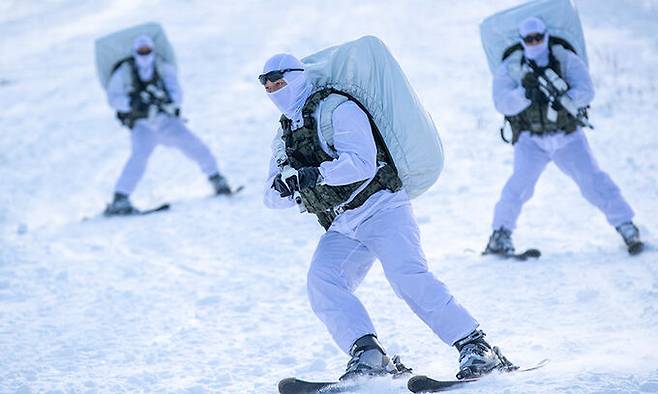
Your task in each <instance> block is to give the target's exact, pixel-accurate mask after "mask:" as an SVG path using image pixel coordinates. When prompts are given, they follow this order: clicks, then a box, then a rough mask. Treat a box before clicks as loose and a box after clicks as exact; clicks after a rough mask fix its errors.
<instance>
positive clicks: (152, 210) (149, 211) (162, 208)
mask: <svg viewBox="0 0 658 394" xmlns="http://www.w3.org/2000/svg"><path fill="white" fill-rule="evenodd" d="M170 208H171V205H170V204H169V203H164V204H162V205H159V206H157V207H155V208H150V209H146V210H143V211H139V212H138V213H136V215H149V214H152V213H156V212H162V211H168V210H169V209H170Z"/></svg>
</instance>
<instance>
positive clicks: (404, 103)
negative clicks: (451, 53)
mask: <svg viewBox="0 0 658 394" xmlns="http://www.w3.org/2000/svg"><path fill="white" fill-rule="evenodd" d="M302 62H303V63H304V64H305V70H306V75H307V78H308V80H309V81H310V83H311V84H312V85H313V90H314V91H317V90H320V89H322V88H332V89H335V90H337V91H339V92H342V93H345V94H347V95H348V96H349V97H350V98H351V99H353V100H354V101H355V102H356V103H357V104H358V105H359V106H360V107H361V108H362V109H364V110H365V111H366V112H367V113H368V115H369V116H370V118H371V120H372V121H373V122H374V124H375V125H376V130H373V132H374V133H375V138H381V139H382V140H383V142H384V143H385V145H386V147H387V149H388V154H389V156H390V158H391V159H392V161H393V163H394V165H395V168H396V170H397V173H398V176H399V177H400V179H401V180H402V183H403V186H404V188H405V190H406V191H407V193H408V194H409V196H410V197H411V198H414V197H417V196H419V195H420V194H422V193H423V192H425V191H426V190H427V189H429V188H430V186H432V185H433V184H434V182H436V180H437V179H438V177H439V174H440V173H441V169H442V168H443V147H442V145H441V140H440V139H439V134H438V132H437V130H436V126H435V125H434V122H433V121H432V118H431V117H430V115H429V113H427V112H426V111H425V109H424V108H423V106H422V104H421V103H420V100H419V99H418V97H417V96H416V94H415V93H414V91H413V88H412V87H411V85H410V84H409V81H408V80H407V78H406V77H405V75H404V73H403V72H402V69H401V68H400V66H399V65H398V63H397V61H396V60H395V58H394V57H393V55H391V53H390V52H389V50H388V48H386V46H385V45H384V43H383V42H381V41H380V40H379V39H378V38H376V37H372V36H365V37H362V38H360V39H358V40H356V41H351V42H347V43H345V44H342V45H338V46H334V47H331V48H327V49H325V50H323V51H320V52H318V53H315V54H313V55H310V56H308V57H306V58H304V59H302Z"/></svg>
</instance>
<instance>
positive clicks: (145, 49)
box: [137, 47, 153, 56]
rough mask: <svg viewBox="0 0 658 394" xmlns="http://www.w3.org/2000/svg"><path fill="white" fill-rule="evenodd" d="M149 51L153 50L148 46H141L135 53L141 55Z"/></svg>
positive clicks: (147, 53)
mask: <svg viewBox="0 0 658 394" xmlns="http://www.w3.org/2000/svg"><path fill="white" fill-rule="evenodd" d="M151 52H153V50H152V49H151V48H149V47H141V48H139V49H138V50H137V54H138V55H142V56H146V55H150V54H151Z"/></svg>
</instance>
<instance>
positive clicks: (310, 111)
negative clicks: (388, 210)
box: [280, 88, 402, 230]
mask: <svg viewBox="0 0 658 394" xmlns="http://www.w3.org/2000/svg"><path fill="white" fill-rule="evenodd" d="M331 94H339V95H343V96H347V95H345V94H343V93H341V92H338V91H335V90H333V89H328V88H327V89H322V90H320V91H318V92H315V93H314V94H312V95H311V96H310V97H309V98H308V100H307V101H306V103H305V104H304V107H303V108H302V116H303V120H304V124H303V126H302V127H300V128H298V129H295V130H292V121H291V120H290V119H288V118H286V117H285V116H282V117H281V120H280V123H281V128H282V130H283V135H282V139H283V142H284V144H285V149H286V154H287V156H288V161H289V163H290V165H291V166H292V167H293V168H295V169H300V168H302V167H319V166H320V164H321V163H323V162H325V161H332V160H334V157H332V156H331V155H329V154H328V153H326V152H325V151H324V150H323V149H322V145H321V143H320V138H319V136H318V125H317V120H316V118H315V117H314V113H315V111H316V109H317V107H318V106H319V105H320V102H321V101H323V100H324V99H326V98H327V97H329V96H330V95H331ZM347 97H349V96H347ZM357 104H358V103H357ZM334 109H335V107H334V108H329V110H330V111H331V112H333V110H334ZM329 116H331V114H329ZM370 126H371V128H372V130H373V133H374V134H375V137H376V138H375V144H376V146H377V166H378V169H377V173H376V174H375V176H374V177H373V178H372V179H366V180H363V181H358V182H354V183H351V184H348V185H340V186H329V185H318V186H316V187H314V188H311V189H308V190H304V191H302V192H300V194H301V198H302V201H303V202H304V206H305V207H306V210H307V211H308V212H309V213H313V214H315V215H316V216H317V218H318V221H319V222H320V224H321V225H322V227H324V229H325V230H327V229H329V227H330V226H331V223H333V221H334V219H335V218H336V216H338V215H339V214H341V213H343V212H345V211H347V210H349V209H354V208H358V207H360V206H361V205H363V203H365V202H366V200H367V199H368V198H369V197H370V196H372V195H373V194H375V193H376V192H378V191H380V190H390V191H393V192H395V191H398V190H400V189H401V188H402V181H401V180H400V178H399V177H398V175H397V171H396V170H395V167H394V165H393V164H392V163H393V161H392V160H391V159H390V157H389V155H388V151H387V149H386V145H385V144H384V143H383V140H382V139H381V138H377V136H378V135H379V132H378V131H377V128H376V126H375V124H374V122H373V121H372V120H370ZM325 139H326V140H333V139H328V138H325ZM329 149H330V150H333V149H334V148H333V146H331V145H330V146H329Z"/></svg>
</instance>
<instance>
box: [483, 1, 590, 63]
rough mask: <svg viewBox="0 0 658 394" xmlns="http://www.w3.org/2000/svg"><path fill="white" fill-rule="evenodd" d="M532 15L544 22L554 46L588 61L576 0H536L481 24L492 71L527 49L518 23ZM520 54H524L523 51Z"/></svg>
mask: <svg viewBox="0 0 658 394" xmlns="http://www.w3.org/2000/svg"><path fill="white" fill-rule="evenodd" d="M531 16H536V17H538V18H540V19H541V20H542V21H543V22H544V24H545V25H546V28H547V30H548V32H549V35H550V42H549V44H550V45H551V46H553V45H560V46H562V47H564V48H565V49H568V50H571V51H573V52H574V53H576V54H577V55H578V56H579V57H580V58H581V59H582V60H583V61H584V62H585V64H588V61H587V50H586V48H585V39H584V37H583V28H582V26H581V24H580V18H579V17H578V11H577V10H576V7H575V5H574V4H573V1H572V0H535V1H530V2H528V3H525V4H521V5H519V6H516V7H514V8H510V9H507V10H503V11H500V12H498V13H496V14H494V15H492V16H490V17H488V18H486V19H485V20H484V21H482V23H481V24H480V37H481V39H482V46H483V47H484V52H485V53H486V55H487V62H488V64H489V70H490V71H491V72H492V73H495V72H496V70H497V69H498V67H499V66H500V64H501V63H502V62H503V60H505V59H507V58H508V57H509V56H512V55H514V54H515V53H516V54H518V53H519V51H522V50H523V47H522V46H521V44H520V41H521V37H519V31H518V27H519V24H520V23H521V22H522V21H523V20H524V19H526V18H528V17H531ZM517 56H519V58H520V55H517Z"/></svg>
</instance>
